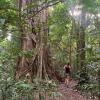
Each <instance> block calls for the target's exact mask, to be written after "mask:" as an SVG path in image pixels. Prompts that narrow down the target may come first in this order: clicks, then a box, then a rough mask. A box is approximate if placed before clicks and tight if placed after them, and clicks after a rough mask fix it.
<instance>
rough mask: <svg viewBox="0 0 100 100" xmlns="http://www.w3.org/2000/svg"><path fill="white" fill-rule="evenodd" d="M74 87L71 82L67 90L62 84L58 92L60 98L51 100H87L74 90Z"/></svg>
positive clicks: (73, 82) (73, 83) (74, 83)
mask: <svg viewBox="0 0 100 100" xmlns="http://www.w3.org/2000/svg"><path fill="white" fill-rule="evenodd" d="M75 85H76V82H75V81H71V82H70V86H69V87H68V88H67V87H66V86H65V85H64V84H60V85H59V87H58V92H60V93H61V94H62V96H59V97H56V98H55V99H53V100H87V99H86V97H83V96H82V95H81V93H80V92H79V91H77V90H75ZM88 100H92V99H88Z"/></svg>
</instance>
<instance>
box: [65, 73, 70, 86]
mask: <svg viewBox="0 0 100 100" xmlns="http://www.w3.org/2000/svg"><path fill="white" fill-rule="evenodd" d="M69 81H70V75H67V77H66V78H65V84H66V85H67V86H69Z"/></svg>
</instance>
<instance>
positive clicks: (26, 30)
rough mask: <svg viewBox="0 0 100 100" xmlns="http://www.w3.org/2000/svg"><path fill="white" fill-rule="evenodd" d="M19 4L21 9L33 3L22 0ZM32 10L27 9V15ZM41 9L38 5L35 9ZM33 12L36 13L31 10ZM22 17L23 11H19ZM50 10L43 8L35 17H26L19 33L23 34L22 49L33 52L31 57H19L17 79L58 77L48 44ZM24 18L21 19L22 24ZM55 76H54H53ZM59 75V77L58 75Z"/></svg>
mask: <svg viewBox="0 0 100 100" xmlns="http://www.w3.org/2000/svg"><path fill="white" fill-rule="evenodd" d="M20 3H21V6H18V7H19V9H20V11H21V9H22V8H24V6H26V4H28V3H31V0H22V2H20V0H19V1H18V4H19V5H20ZM31 9H32V8H30V10H27V11H26V12H24V13H26V15H28V14H29V13H30V11H31ZM37 9H39V8H38V7H37V8H35V9H34V10H37ZM31 14H34V13H33V12H32V11H31ZM19 17H21V12H20V13H19ZM47 18H48V12H47V9H44V10H42V11H41V12H39V13H38V14H37V16H35V17H27V16H26V17H25V19H24V21H25V25H23V26H22V27H21V30H22V31H21V30H20V31H19V33H20V34H21V50H22V52H24V53H25V52H26V54H27V52H29V53H31V52H32V51H33V50H34V53H32V56H31V57H28V56H27V55H26V54H25V55H22V56H20V57H19V59H18V62H17V66H16V73H15V79H16V80H19V79H21V78H25V77H27V76H28V77H30V82H32V79H33V78H40V79H48V78H56V79H57V78H58V79H59V76H58V74H55V72H54V71H53V69H52V66H51V64H50V63H51V61H50V55H49V52H48V51H49V50H48V49H49V48H48V44H47V42H48V41H47V39H48V25H47ZM21 22H22V20H21V21H20V24H21ZM52 76H53V77H52ZM56 76H57V77H56Z"/></svg>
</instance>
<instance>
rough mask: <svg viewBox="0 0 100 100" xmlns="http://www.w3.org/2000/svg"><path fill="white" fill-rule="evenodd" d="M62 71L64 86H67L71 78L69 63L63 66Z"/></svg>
mask: <svg viewBox="0 0 100 100" xmlns="http://www.w3.org/2000/svg"><path fill="white" fill-rule="evenodd" d="M64 70H65V85H67V87H68V85H69V81H70V78H71V66H70V63H67V64H66V65H65V66H64Z"/></svg>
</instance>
